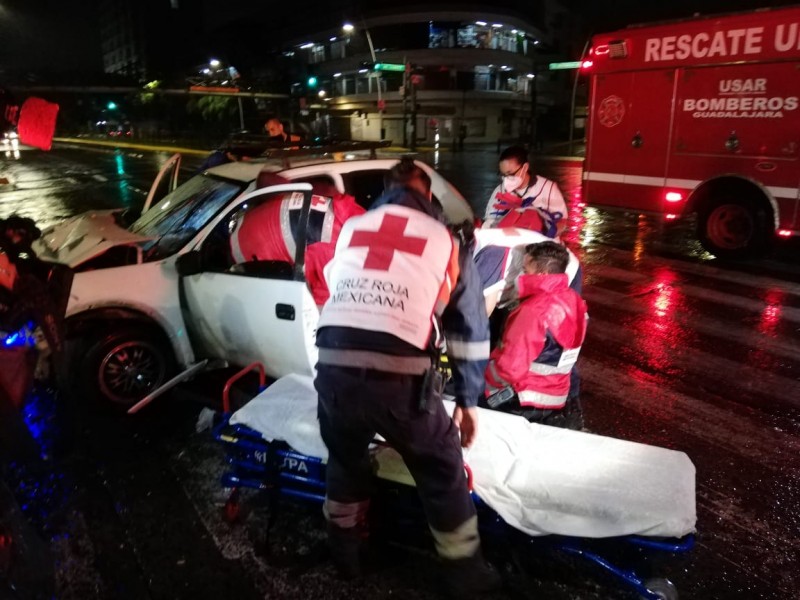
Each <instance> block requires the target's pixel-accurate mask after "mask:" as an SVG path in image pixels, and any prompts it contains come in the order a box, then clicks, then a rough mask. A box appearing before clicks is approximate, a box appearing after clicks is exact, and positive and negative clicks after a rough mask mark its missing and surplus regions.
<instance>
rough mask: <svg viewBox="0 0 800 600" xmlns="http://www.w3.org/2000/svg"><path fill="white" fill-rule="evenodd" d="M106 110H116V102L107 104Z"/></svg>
mask: <svg viewBox="0 0 800 600" xmlns="http://www.w3.org/2000/svg"><path fill="white" fill-rule="evenodd" d="M106 108H107V109H108V110H117V103H116V102H109V103H108V104H106Z"/></svg>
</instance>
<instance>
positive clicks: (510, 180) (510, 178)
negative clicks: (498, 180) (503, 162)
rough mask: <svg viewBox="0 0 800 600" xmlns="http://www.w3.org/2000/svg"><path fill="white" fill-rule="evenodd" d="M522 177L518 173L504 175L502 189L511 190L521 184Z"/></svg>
mask: <svg viewBox="0 0 800 600" xmlns="http://www.w3.org/2000/svg"><path fill="white" fill-rule="evenodd" d="M522 181H523V178H522V177H521V176H520V175H505V176H504V177H503V191H504V192H513V191H514V190H516V189H518V188H519V187H520V186H521V185H522Z"/></svg>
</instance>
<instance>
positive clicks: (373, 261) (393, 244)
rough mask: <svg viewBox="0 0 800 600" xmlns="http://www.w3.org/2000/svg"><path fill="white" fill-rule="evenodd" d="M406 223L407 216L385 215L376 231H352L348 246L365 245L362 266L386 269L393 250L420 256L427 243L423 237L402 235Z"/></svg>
mask: <svg viewBox="0 0 800 600" xmlns="http://www.w3.org/2000/svg"><path fill="white" fill-rule="evenodd" d="M407 224H408V218H407V217H398V216H395V215H385V216H384V217H383V221H382V222H381V226H380V229H378V231H354V232H353V237H352V238H350V245H349V246H348V248H353V247H357V246H366V247H367V248H369V252H367V259H366V260H365V261H364V268H365V269H376V270H378V271H388V270H389V267H390V266H391V264H392V259H393V258H394V253H395V252H407V253H408V254H415V255H417V256H422V252H423V251H424V250H425V244H427V243H428V240H426V239H425V238H421V237H412V236H409V237H406V236H405V235H403V232H404V231H405V229H406V225H407Z"/></svg>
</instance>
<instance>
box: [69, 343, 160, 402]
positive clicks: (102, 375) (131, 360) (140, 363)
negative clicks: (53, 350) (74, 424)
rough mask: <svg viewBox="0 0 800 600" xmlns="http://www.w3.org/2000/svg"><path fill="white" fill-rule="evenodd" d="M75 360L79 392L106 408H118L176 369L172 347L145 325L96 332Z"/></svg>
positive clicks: (140, 395) (144, 393)
mask: <svg viewBox="0 0 800 600" xmlns="http://www.w3.org/2000/svg"><path fill="white" fill-rule="evenodd" d="M78 360H79V362H80V364H79V372H80V377H81V387H82V388H83V390H82V391H83V392H84V393H85V394H86V395H88V396H89V398H90V399H91V400H93V401H95V402H97V403H99V404H101V405H103V406H105V407H106V408H111V407H113V408H115V409H118V410H121V411H124V410H127V409H128V408H130V407H131V406H132V405H134V404H135V403H136V402H138V401H139V400H141V399H142V398H144V397H145V396H146V395H147V394H149V393H150V392H152V391H153V390H155V389H156V388H158V387H159V386H160V385H161V384H163V383H164V382H165V381H167V380H168V379H169V378H170V376H171V375H172V373H173V372H174V370H175V359H174V356H173V354H172V350H171V348H169V346H168V344H167V342H166V341H165V340H163V339H162V337H161V336H159V335H157V334H156V333H154V332H152V331H149V330H148V329H147V328H133V327H126V328H124V329H119V330H116V331H112V332H105V333H98V334H96V335H95V336H93V337H92V338H90V339H88V340H87V343H86V345H85V346H84V352H83V353H82V354H81V356H79V358H78Z"/></svg>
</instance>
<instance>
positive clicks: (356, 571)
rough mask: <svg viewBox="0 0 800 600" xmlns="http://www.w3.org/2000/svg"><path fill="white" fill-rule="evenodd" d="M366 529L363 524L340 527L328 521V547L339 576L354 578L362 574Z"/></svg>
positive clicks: (366, 536)
mask: <svg viewBox="0 0 800 600" xmlns="http://www.w3.org/2000/svg"><path fill="white" fill-rule="evenodd" d="M367 538H368V531H367V528H366V527H365V526H362V525H356V526H355V527H348V528H346V529H345V528H342V527H337V526H336V525H333V524H331V523H328V548H329V549H330V551H331V560H332V561H333V564H334V566H335V567H336V570H337V571H338V572H339V576H340V577H342V579H355V578H356V577H361V575H362V560H361V557H362V555H363V554H364V551H365V550H366V545H367Z"/></svg>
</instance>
